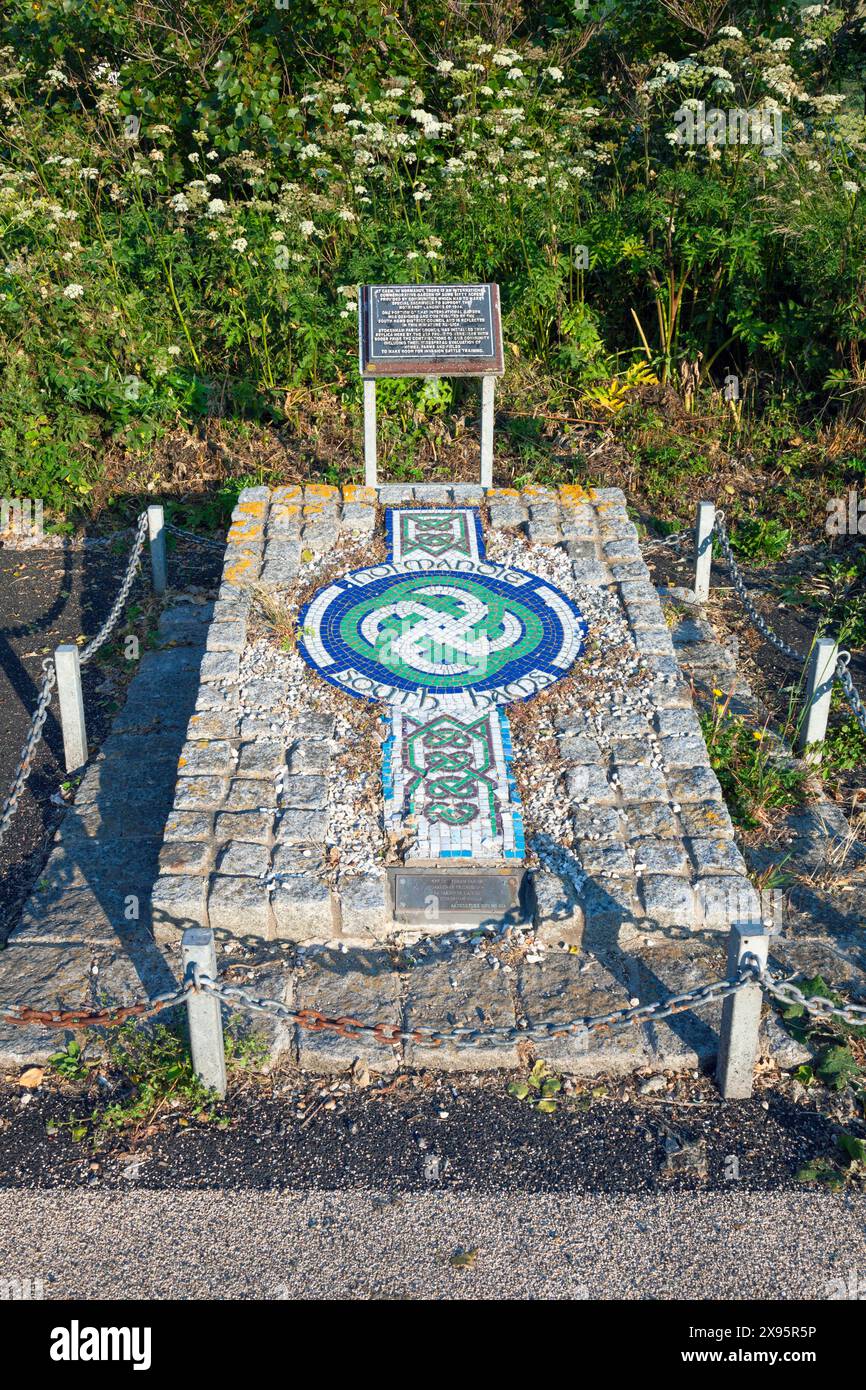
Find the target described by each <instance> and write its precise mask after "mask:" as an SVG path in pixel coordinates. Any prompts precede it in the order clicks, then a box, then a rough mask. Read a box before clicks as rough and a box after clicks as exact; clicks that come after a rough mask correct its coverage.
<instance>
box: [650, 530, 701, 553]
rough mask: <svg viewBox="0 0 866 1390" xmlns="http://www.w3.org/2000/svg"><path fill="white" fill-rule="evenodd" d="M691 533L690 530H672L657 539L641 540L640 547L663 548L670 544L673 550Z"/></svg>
mask: <svg viewBox="0 0 866 1390" xmlns="http://www.w3.org/2000/svg"><path fill="white" fill-rule="evenodd" d="M691 535H692V532H691V531H674V532H673V533H672V534H671V535H670V536H661V537H660V538H659V539H658V540H645V541H642V542H641V547H642V549H643V550H664V549H665V548H666V547H667V546H671V547H672V548H673V549H674V550H678V549H679V547H680V546H681V545H682V544H683V542H684V541H686V540H687V539H688V538H689V537H690V536H691Z"/></svg>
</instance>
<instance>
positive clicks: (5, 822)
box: [0, 656, 57, 840]
mask: <svg viewBox="0 0 866 1390" xmlns="http://www.w3.org/2000/svg"><path fill="white" fill-rule="evenodd" d="M42 669H43V671H44V672H45V675H44V676H43V677H42V685H41V687H40V690H39V698H38V700H37V701H36V709H35V710H34V711H33V718H32V719H31V721H30V728H29V729H28V730H27V737H26V738H25V740H24V746H23V748H22V749H21V758H20V761H19V763H18V766H17V768H16V769H15V776H14V777H13V778H12V786H11V788H10V790H9V795H8V796H7V798H6V800H5V802H4V803H3V810H2V812H0V840H2V839H3V836H4V835H5V834H6V831H7V829H8V828H9V822H10V821H11V819H12V817H13V816H14V814H15V812H16V811H17V810H18V801H19V799H20V796H21V793H22V791H23V790H24V783H25V782H26V781H27V778H28V777H29V776H30V767H31V764H32V762H33V754H34V753H35V752H36V745H37V744H38V743H39V740H40V739H41V737H42V730H43V729H44V727H45V721H46V719H47V718H48V706H49V705H50V704H51V692H52V690H53V689H54V687H55V685H56V684H57V672H56V671H55V669H54V660H53V658H52V657H50V656H49V657H47V658H46V660H45V661H43V663H42Z"/></svg>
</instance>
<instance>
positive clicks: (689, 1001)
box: [197, 967, 755, 1047]
mask: <svg viewBox="0 0 866 1390" xmlns="http://www.w3.org/2000/svg"><path fill="white" fill-rule="evenodd" d="M754 980H755V971H754V969H753V968H751V967H749V968H747V969H744V970H743V971H742V972H741V973H740V976H739V977H738V979H736V980H715V981H713V982H712V983H711V984H707V985H700V986H699V987H698V988H696V989H692V990H689V992H688V993H687V994H677V995H673V996H672V997H671V998H669V999H662V1000H659V1001H658V1002H657V1003H655V1004H638V1005H635V1006H634V1007H632V1008H628V1009H617V1010H616V1011H615V1012H613V1013H609V1014H599V1015H597V1016H596V1017H595V1018H576V1019H571V1020H569V1021H567V1022H560V1021H556V1020H551V1021H549V1022H541V1023H535V1024H527V1025H525V1026H523V1027H521V1026H520V1025H511V1024H500V1025H494V1024H491V1025H486V1026H482V1027H472V1026H468V1025H467V1026H464V1027H456V1028H433V1027H425V1026H419V1027H416V1028H411V1029H402V1028H401V1027H400V1025H399V1024H397V1023H362V1022H361V1021H360V1020H359V1019H356V1018H350V1017H345V1016H342V1017H334V1016H331V1015H327V1014H320V1013H317V1012H316V1011H315V1010H313V1009H301V1010H293V1009H291V1008H289V1006H288V1005H287V1004H284V1003H283V1002H282V1000H280V999H263V998H261V997H258V996H256V995H254V994H252V993H251V992H250V991H249V990H247V989H243V988H242V987H241V986H240V985H229V984H220V983H219V982H218V981H214V980H212V979H211V978H210V977H209V976H207V975H199V976H197V983H198V986H199V988H200V989H202V990H203V991H204V992H205V993H207V994H213V995H214V996H215V997H216V998H218V999H221V1000H222V1001H223V1003H225V1004H229V1005H235V1006H237V1005H240V1006H241V1007H243V1008H246V1009H250V1010H251V1011H252V1012H253V1013H264V1014H268V1015H269V1016H270V1017H272V1018H279V1019H281V1020H282V1021H283V1022H286V1023H295V1024H297V1025H298V1027H299V1028H304V1029H306V1030H307V1031H309V1032H315V1033H318V1032H323V1031H328V1032H336V1033H339V1034H341V1035H342V1036H343V1037H347V1038H369V1039H371V1040H373V1041H375V1042H379V1043H400V1042H410V1043H415V1044H418V1045H422V1046H423V1045H426V1046H428V1047H440V1046H441V1045H442V1044H443V1043H445V1042H459V1043H464V1044H468V1045H469V1046H477V1045H479V1044H481V1043H483V1042H489V1041H499V1042H514V1041H521V1040H525V1039H536V1040H538V1041H539V1042H546V1041H548V1040H549V1039H550V1038H560V1037H579V1038H589V1037H590V1036H591V1035H593V1034H596V1033H605V1034H610V1033H614V1032H619V1031H620V1030H621V1029H624V1028H630V1027H631V1026H632V1025H633V1024H635V1023H641V1022H648V1021H652V1022H654V1023H655V1022H659V1021H660V1020H662V1019H665V1018H671V1017H673V1015H674V1014H679V1013H683V1012H685V1011H686V1010H687V1009H692V1008H696V1007H700V1006H702V1005H704V1004H711V1003H714V1002H715V1001H716V1000H719V999H725V998H727V996H728V995H729V994H736V993H737V991H738V990H741V989H744V988H745V987H746V986H747V985H749V984H752V983H753V982H754Z"/></svg>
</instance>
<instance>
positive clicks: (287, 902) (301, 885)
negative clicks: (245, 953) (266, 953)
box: [271, 873, 339, 941]
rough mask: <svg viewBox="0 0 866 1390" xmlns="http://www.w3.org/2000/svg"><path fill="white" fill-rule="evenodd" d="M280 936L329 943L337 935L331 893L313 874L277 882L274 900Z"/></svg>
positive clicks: (274, 910) (292, 939) (295, 876)
mask: <svg viewBox="0 0 866 1390" xmlns="http://www.w3.org/2000/svg"><path fill="white" fill-rule="evenodd" d="M271 907H272V909H273V913H274V920H275V922H276V931H277V936H278V937H280V938H281V939H288V940H290V941H310V940H319V941H322V940H330V939H332V938H333V937H335V936H336V935H337V934H338V925H339V924H338V917H337V913H336V912H335V908H334V904H333V902H332V900H331V890H330V888H329V887H328V885H327V883H325V882H324V881H323V880H322V879H320V878H319V877H318V876H317V875H316V874H314V873H302V874H297V875H293V876H292V878H291V879H290V880H289V879H284V880H277V882H276V883H275V884H274V890H273V894H272V896H271Z"/></svg>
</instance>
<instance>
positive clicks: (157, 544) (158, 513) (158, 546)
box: [147, 507, 168, 594]
mask: <svg viewBox="0 0 866 1390" xmlns="http://www.w3.org/2000/svg"><path fill="white" fill-rule="evenodd" d="M147 534H148V538H149V540H150V568H151V571H152V572H153V589H154V593H157V594H164V593H165V586H166V583H167V580H168V575H167V572H166V563H165V513H164V512H163V510H162V507H148V509H147Z"/></svg>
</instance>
